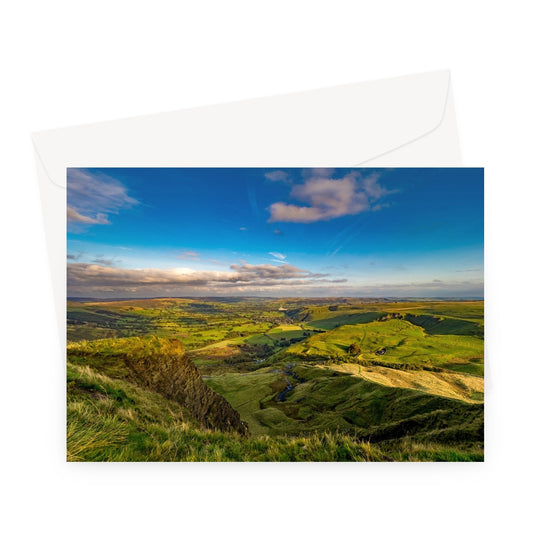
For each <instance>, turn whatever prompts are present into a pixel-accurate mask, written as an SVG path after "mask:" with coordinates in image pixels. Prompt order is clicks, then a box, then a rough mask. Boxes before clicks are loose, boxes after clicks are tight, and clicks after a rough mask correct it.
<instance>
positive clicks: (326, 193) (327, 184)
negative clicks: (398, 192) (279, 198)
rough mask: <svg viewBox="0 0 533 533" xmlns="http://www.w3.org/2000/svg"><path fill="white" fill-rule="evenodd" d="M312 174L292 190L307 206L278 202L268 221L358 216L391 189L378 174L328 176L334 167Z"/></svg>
mask: <svg viewBox="0 0 533 533" xmlns="http://www.w3.org/2000/svg"><path fill="white" fill-rule="evenodd" d="M328 173H329V174H328ZM310 176H311V177H309V178H308V179H307V181H305V182H304V183H303V184H299V185H295V186H294V187H293V188H292V190H291V197H292V198H294V199H295V200H298V201H299V202H301V203H303V204H307V205H296V204H288V203H286V202H276V203H274V204H272V205H271V206H270V207H269V210H270V219H269V222H300V223H311V222H318V221H322V220H331V219H333V218H338V217H342V216H346V215H356V214H358V213H362V212H363V211H369V210H370V209H372V208H373V207H375V205H376V204H375V202H376V201H377V200H379V199H380V198H382V197H383V196H384V195H386V194H388V193H390V192H392V191H388V190H387V189H385V188H384V187H382V186H381V185H380V184H379V183H378V179H379V175H378V174H377V173H373V174H371V175H370V176H368V177H365V178H363V177H362V176H361V174H360V173H358V172H355V171H351V172H349V173H348V174H346V175H345V176H344V177H343V178H340V179H334V178H331V177H329V176H331V169H312V171H311V172H310Z"/></svg>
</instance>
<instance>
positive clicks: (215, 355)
mask: <svg viewBox="0 0 533 533" xmlns="http://www.w3.org/2000/svg"><path fill="white" fill-rule="evenodd" d="M483 199H484V177H483V169H481V168H258V167H253V168H216V167H213V168H159V167H158V168H69V169H68V171H67V258H66V260H67V302H66V307H67V324H66V329H67V347H66V352H67V357H66V380H67V387H66V402H67V426H66V438H67V461H115V462H117V461H118V462H139V461H141V462H142V461H164V462H170V461H275V462H285V461H307V462H321V461H327V462H331V461H333V462H346V461H364V462H368V461H370V462H397V461H403V462H420V461H468V462H470V461H483V460H484V282H483V256H484V200H483Z"/></svg>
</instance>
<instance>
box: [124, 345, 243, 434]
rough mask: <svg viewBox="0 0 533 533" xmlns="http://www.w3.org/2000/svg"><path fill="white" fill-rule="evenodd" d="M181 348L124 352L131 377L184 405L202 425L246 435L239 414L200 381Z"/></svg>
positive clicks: (194, 367)
mask: <svg viewBox="0 0 533 533" xmlns="http://www.w3.org/2000/svg"><path fill="white" fill-rule="evenodd" d="M179 352H180V350H178V349H175V350H170V351H166V353H148V354H146V353H144V354H143V355H142V356H139V355H137V354H135V355H134V354H126V355H124V356H123V357H124V362H125V363H126V366H127V367H128V368H129V370H130V374H131V378H133V379H134V380H135V381H136V382H138V383H139V384H140V385H142V386H143V387H146V388H148V389H150V390H153V391H154V392H158V393H159V394H162V395H163V396H165V397H166V398H168V399H170V400H174V401H176V402H178V403H180V404H181V405H184V406H185V407H186V408H187V409H189V411H190V412H191V413H192V415H193V416H194V417H195V418H196V420H198V421H199V422H200V423H201V424H202V425H203V426H204V427H205V428H208V429H215V430H220V431H229V432H237V433H239V434H241V435H247V434H248V427H247V425H246V424H245V423H244V422H243V421H242V420H241V417H240V415H239V413H238V412H237V411H236V410H235V409H233V407H232V406H231V405H230V404H229V402H228V401H227V400H226V399H225V398H224V397H222V396H220V394H217V393H216V392H215V391H214V390H212V389H210V388H209V387H208V386H207V385H206V384H205V383H204V382H203V380H202V378H201V376H200V374H199V373H198V370H197V368H196V366H195V364H194V363H193V362H192V361H191V360H190V359H189V358H188V357H187V356H186V355H184V354H183V353H179Z"/></svg>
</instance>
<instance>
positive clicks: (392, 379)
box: [328, 363, 484, 403]
mask: <svg viewBox="0 0 533 533" xmlns="http://www.w3.org/2000/svg"><path fill="white" fill-rule="evenodd" d="M328 368H330V369H332V370H338V371H339V372H343V373H347V374H352V375H354V376H358V377H361V378H364V379H366V380H368V381H373V382H376V383H380V384H381V385H385V386H387V387H401V388H406V389H415V390H421V391H423V392H427V393H429V394H434V395H436V396H444V397H446V398H453V399H456V400H462V401H464V402H469V403H478V402H482V401H483V395H484V381H483V378H482V377H479V376H473V375H470V374H464V373H460V372H430V371H427V370H402V369H396V368H388V367H384V366H365V365H359V364H357V363H341V364H333V365H329V366H328Z"/></svg>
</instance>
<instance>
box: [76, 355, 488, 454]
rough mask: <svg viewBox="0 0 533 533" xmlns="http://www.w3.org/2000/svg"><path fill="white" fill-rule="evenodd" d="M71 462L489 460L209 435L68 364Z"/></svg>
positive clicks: (312, 439)
mask: <svg viewBox="0 0 533 533" xmlns="http://www.w3.org/2000/svg"><path fill="white" fill-rule="evenodd" d="M67 370H68V395H67V459H68V460H69V461H482V460H483V455H482V454H481V453H479V452H476V451H472V450H470V451H469V450H460V449H457V447H453V448H452V447H450V446H446V445H441V444H422V443H418V442H412V441H410V440H409V439H405V440H402V441H400V442H398V443H397V444H396V445H395V446H394V448H393V449H392V448H391V447H390V446H389V445H388V444H387V443H384V444H381V445H377V444H369V443H367V442H360V441H358V440H356V439H355V438H354V437H353V436H350V435H339V434H331V433H328V434H323V435H310V436H306V437H256V438H244V437H241V436H239V435H236V434H228V433H220V432H216V431H206V430H202V429H200V428H199V427H198V425H197V424H196V422H195V421H194V420H193V419H192V417H191V416H190V414H189V413H188V412H187V411H186V410H185V409H183V407H181V406H179V405H178V404H176V403H173V402H170V401H168V400H167V399H165V398H163V397H162V396H160V395H159V394H156V393H152V392H149V391H147V390H145V389H142V388H140V387H138V386H136V385H134V384H131V383H129V382H127V381H125V380H122V379H112V378H109V377H107V376H105V375H103V374H100V373H98V372H95V371H93V370H91V369H90V368H87V367H82V366H78V365H72V364H70V363H69V364H68V365H67Z"/></svg>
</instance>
